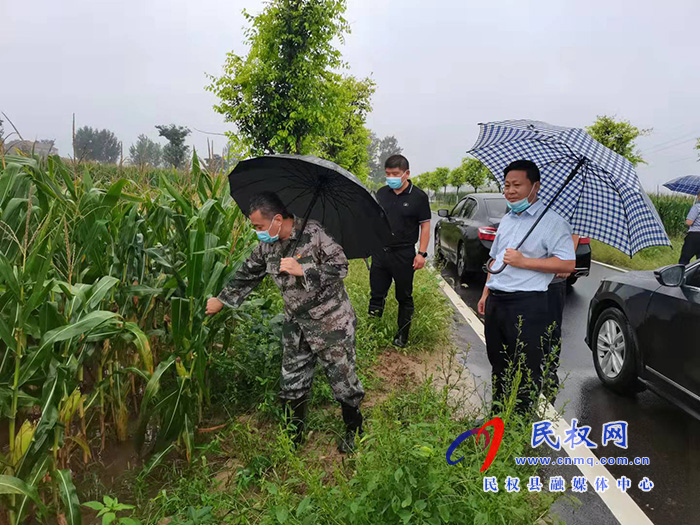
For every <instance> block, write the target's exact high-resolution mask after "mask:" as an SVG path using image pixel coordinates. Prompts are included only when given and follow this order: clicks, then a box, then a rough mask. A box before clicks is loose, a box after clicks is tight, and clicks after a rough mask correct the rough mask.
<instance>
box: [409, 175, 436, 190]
mask: <svg viewBox="0 0 700 525" xmlns="http://www.w3.org/2000/svg"><path fill="white" fill-rule="evenodd" d="M413 183H414V184H417V185H418V186H419V187H420V188H422V189H424V190H428V191H433V192H434V191H436V189H435V186H434V183H435V177H434V176H433V172H432V171H426V172H424V173H421V174H420V175H418V176H416V177H415V178H414V179H413ZM438 189H439V186H438Z"/></svg>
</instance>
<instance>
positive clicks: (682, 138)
mask: <svg viewBox="0 0 700 525" xmlns="http://www.w3.org/2000/svg"><path fill="white" fill-rule="evenodd" d="M698 135H700V132H698V131H693V132H691V133H684V134H682V135H679V136H677V137H674V138H672V139H669V140H666V141H664V142H660V143H659V144H654V145H652V146H649V147H648V148H647V149H645V150H642V153H654V152H656V151H662V150H663V149H666V148H664V146H666V145H669V144H672V143H675V142H676V141H679V140H680V142H678V144H682V143H683V142H689V141H690V140H695V137H697V136H698ZM688 137H692V138H690V139H688ZM673 146H674V145H671V146H670V147H673Z"/></svg>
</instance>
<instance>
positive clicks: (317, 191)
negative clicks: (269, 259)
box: [286, 186, 321, 257]
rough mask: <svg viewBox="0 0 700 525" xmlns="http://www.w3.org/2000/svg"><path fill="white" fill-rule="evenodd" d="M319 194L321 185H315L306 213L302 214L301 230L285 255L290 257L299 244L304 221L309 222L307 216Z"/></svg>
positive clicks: (304, 227) (304, 224)
mask: <svg viewBox="0 0 700 525" xmlns="http://www.w3.org/2000/svg"><path fill="white" fill-rule="evenodd" d="M320 194H321V187H320V186H317V187H316V191H315V193H314V196H313V199H311V203H310V204H309V207H308V208H307V209H306V213H305V214H304V222H303V223H302V224H301V230H299V233H298V234H297V238H296V239H295V240H294V243H293V244H292V245H291V246H290V249H288V250H287V253H286V256H287V257H292V254H294V252H295V251H296V249H297V246H298V245H299V241H300V240H301V236H302V234H303V233H304V230H305V229H306V223H307V222H309V216H310V215H311V210H312V209H313V207H314V206H315V205H316V201H317V200H318V196H319V195H320Z"/></svg>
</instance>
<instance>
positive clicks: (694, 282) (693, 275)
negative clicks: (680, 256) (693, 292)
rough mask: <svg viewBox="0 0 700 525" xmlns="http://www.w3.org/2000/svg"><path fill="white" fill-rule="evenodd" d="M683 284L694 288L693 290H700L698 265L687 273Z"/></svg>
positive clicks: (699, 268)
mask: <svg viewBox="0 0 700 525" xmlns="http://www.w3.org/2000/svg"><path fill="white" fill-rule="evenodd" d="M685 284H686V285H687V286H694V287H695V288H700V264H696V265H695V266H694V267H692V269H691V270H690V271H689V272H688V274H687V275H686V278H685Z"/></svg>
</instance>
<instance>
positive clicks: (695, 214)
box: [685, 202, 700, 232]
mask: <svg viewBox="0 0 700 525" xmlns="http://www.w3.org/2000/svg"><path fill="white" fill-rule="evenodd" d="M685 220H686V221H693V224H691V225H690V228H688V231H689V232H700V202H696V203H695V204H693V207H692V208H690V211H689V212H688V216H687V217H686V218H685Z"/></svg>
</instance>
